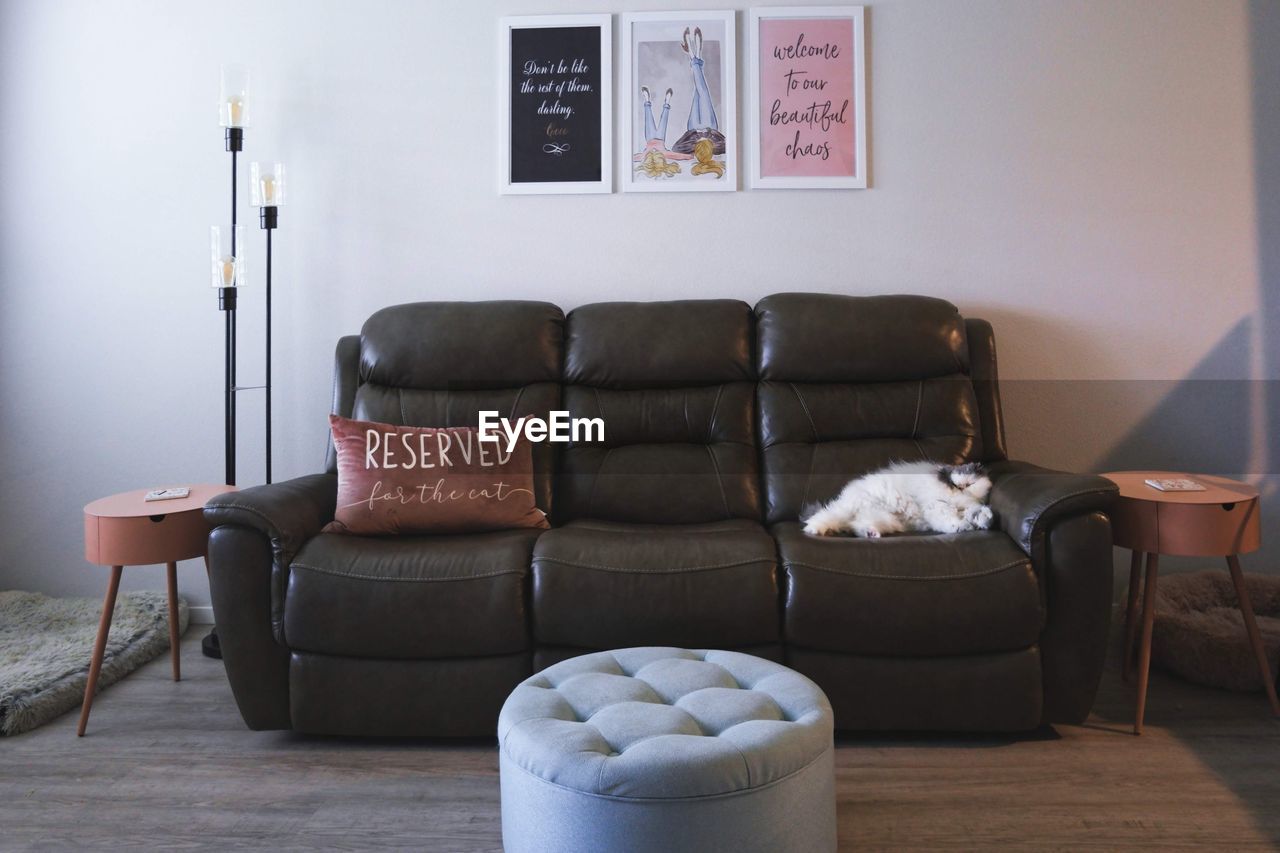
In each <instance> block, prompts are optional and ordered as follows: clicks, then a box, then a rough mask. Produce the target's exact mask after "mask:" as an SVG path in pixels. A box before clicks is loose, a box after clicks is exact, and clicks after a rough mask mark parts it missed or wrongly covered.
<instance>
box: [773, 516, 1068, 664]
mask: <svg viewBox="0 0 1280 853" xmlns="http://www.w3.org/2000/svg"><path fill="white" fill-rule="evenodd" d="M772 530H773V534H774V536H775V537H777V540H778V550H779V552H780V554H781V557H782V567H783V570H784V572H785V580H784V583H785V584H786V615H785V620H786V628H785V631H786V638H787V642H788V643H790V644H792V645H795V646H800V647H804V648H809V649H817V650H821V651H832V652H845V653H847V654H856V655H871V656H875V655H880V656H888V657H916V656H941V655H968V654H979V653H984V652H1005V651H1013V650H1016V649H1026V648H1029V647H1031V646H1033V645H1035V644H1036V642H1037V641H1038V639H1039V636H1040V631H1041V629H1042V628H1043V626H1044V607H1043V604H1042V597H1041V593H1040V585H1039V582H1038V580H1037V578H1036V574H1035V572H1034V571H1033V569H1032V567H1031V560H1030V558H1029V557H1028V556H1027V555H1026V553H1025V552H1023V551H1022V550H1021V549H1020V548H1018V546H1017V545H1015V544H1014V542H1013V540H1012V539H1010V538H1009V537H1008V536H1007V535H1006V534H1004V533H1002V532H998V531H974V532H972V533H957V534H947V535H941V534H923V535H906V536H890V537H885V538H883V539H855V538H851V537H818V536H809V535H808V534H806V533H805V532H804V531H803V530H802V529H801V526H800V525H799V524H797V523H795V522H785V523H783V524H778V525H775V526H774V527H773V528H772Z"/></svg>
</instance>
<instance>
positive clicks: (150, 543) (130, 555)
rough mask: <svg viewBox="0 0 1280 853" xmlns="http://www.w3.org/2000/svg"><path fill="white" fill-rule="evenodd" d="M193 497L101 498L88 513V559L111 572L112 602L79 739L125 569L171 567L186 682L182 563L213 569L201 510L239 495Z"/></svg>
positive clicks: (200, 492) (176, 666) (176, 659)
mask: <svg viewBox="0 0 1280 853" xmlns="http://www.w3.org/2000/svg"><path fill="white" fill-rule="evenodd" d="M186 488H189V489H190V490H191V494H190V495H188V496H187V497H185V498H180V499H178V500H170V501H150V502H148V501H145V500H143V498H144V497H145V496H146V494H147V492H149V491H151V490H150V489H139V490H137V491H135V492H123V493H121V494H118V495H112V496H111V497H109V498H101V499H99V500H96V501H94V502H93V503H91V504H89V505H88V506H86V507H85V508H84V556H85V559H86V560H88V561H89V562H90V563H96V564H97V565H101V566H110V567H111V579H110V580H109V581H108V582H107V597H106V599H105V600H104V601H103V602H102V618H101V619H100V620H99V622H98V638H97V640H96V641H95V642H94V645H93V658H92V660H91V661H90V663H89V682H88V684H86V685H85V688H84V704H83V705H82V706H81V708H80V725H79V727H78V728H77V729H76V735H77V736H79V737H84V730H85V727H86V726H88V724H89V709H90V708H91V707H92V706H93V694H94V693H95V692H96V691H97V689H98V675H99V674H100V673H101V672H102V656H103V653H104V652H105V651H106V648H107V635H108V634H109V633H110V632H111V615H112V611H114V610H115V607H116V593H117V592H118V591H119V589H120V575H121V574H122V573H123V572H124V567H125V566H149V565H153V564H158V563H165V564H166V565H167V566H168V569H169V645H170V656H171V658H172V660H173V680H174V681H179V680H181V678H182V670H181V663H180V651H179V648H178V561H179V560H190V559H193V558H195V557H205V561H206V562H205V566H206V568H207V566H208V557H207V551H208V548H209V525H208V524H206V523H205V520H204V515H203V514H202V513H201V510H202V509H204V505H205V503H207V502H208V501H209V499H210V498H212V497H213V496H214V495H220V494H222V493H223V492H229V491H234V490H235V486H212V485H200V486H187V487H186Z"/></svg>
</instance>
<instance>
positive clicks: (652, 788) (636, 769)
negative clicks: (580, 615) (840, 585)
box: [498, 648, 836, 853]
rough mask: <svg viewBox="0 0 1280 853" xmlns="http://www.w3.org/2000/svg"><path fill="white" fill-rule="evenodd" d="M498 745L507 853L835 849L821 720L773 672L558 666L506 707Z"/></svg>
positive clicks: (775, 668)
mask: <svg viewBox="0 0 1280 853" xmlns="http://www.w3.org/2000/svg"><path fill="white" fill-rule="evenodd" d="M498 743H499V748H500V757H499V762H500V766H501V774H502V840H503V846H504V847H505V849H506V851H507V853H622V851H628V853H632V852H634V853H715V851H726V853H728V851H732V852H733V853H748V851H762V853H763V851H768V853H821V852H822V851H830V850H835V849H836V799H835V770H834V764H833V762H834V756H835V750H834V744H833V741H832V716H831V705H830V703H829V702H828V701H827V697H826V696H825V695H824V694H823V692H822V691H821V690H820V689H819V688H818V686H817V685H816V684H814V683H813V682H812V681H810V680H809V679H807V678H805V677H804V676H803V675H800V674H799V673H797V672H793V671H792V670H790V669H787V668H786V667H785V666H782V665H781V664H776V663H773V662H771V661H766V660H762V659H761V658H757V657H752V656H751V655H744V654H739V653H737V652H714V651H688V650H685V649H666V648H639V649H621V650H619V651H613V652H600V653H597V654H589V655H583V656H582V657H577V658H572V659H571V660H567V661H564V662H562V663H558V664H556V665H555V666H552V667H549V668H547V669H545V670H543V671H542V672H540V673H538V674H537V675H534V676H533V677H531V678H529V679H526V680H525V681H524V682H523V683H521V684H520V686H518V687H517V688H516V689H515V690H514V691H513V692H512V694H511V696H510V697H509V698H508V699H507V702H506V704H505V705H504V706H503V708H502V714H501V716H500V717H499V718H498Z"/></svg>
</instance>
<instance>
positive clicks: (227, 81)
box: [218, 65, 249, 127]
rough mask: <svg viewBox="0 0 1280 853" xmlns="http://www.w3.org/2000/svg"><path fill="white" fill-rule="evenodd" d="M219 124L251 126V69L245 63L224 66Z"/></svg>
mask: <svg viewBox="0 0 1280 853" xmlns="http://www.w3.org/2000/svg"><path fill="white" fill-rule="evenodd" d="M218 124H220V125H222V126H223V127H248V126H249V69H248V68H246V67H245V66H243V65H224V66H222V86H221V88H220V90H219V92H218Z"/></svg>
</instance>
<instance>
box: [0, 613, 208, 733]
mask: <svg viewBox="0 0 1280 853" xmlns="http://www.w3.org/2000/svg"><path fill="white" fill-rule="evenodd" d="M101 615H102V602H101V601H100V600H95V599H90V598H49V597H47V596H44V595H40V594H39V593H35V592H0V735H16V734H19V733H20V732H25V731H28V730H30V729H34V728H35V727H36V726H40V725H43V724H44V723H47V722H49V721H50V720H52V719H53V718H55V717H58V716H60V715H62V714H64V713H66V712H67V711H69V710H71V709H72V708H75V707H78V706H79V705H80V702H81V700H83V699H84V686H85V683H86V682H87V681H88V680H89V658H90V656H91V655H92V654H93V642H94V639H95V638H96V637H97V634H98V618H99V617H100V616H101ZM178 625H179V628H180V629H181V630H186V627H187V605H186V603H185V602H183V601H181V600H179V602H178ZM168 648H169V603H168V597H167V596H166V595H165V594H164V593H160V592H135V593H130V594H128V595H121V596H120V597H119V598H117V599H116V609H115V613H114V614H113V617H112V621H111V633H110V634H109V635H108V637H107V650H106V654H105V655H104V657H103V659H102V673H101V674H100V675H99V676H98V689H99V690H101V689H102V688H103V687H106V686H107V685H108V684H111V683H113V682H116V681H118V680H120V679H121V678H123V677H124V676H125V675H128V674H129V673H130V672H132V671H133V670H135V669H137V668H138V667H140V666H142V665H143V664H144V663H146V662H147V661H149V660H151V659H152V658H154V657H156V656H157V655H159V654H162V653H163V652H164V651H166V650H167V649H168Z"/></svg>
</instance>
